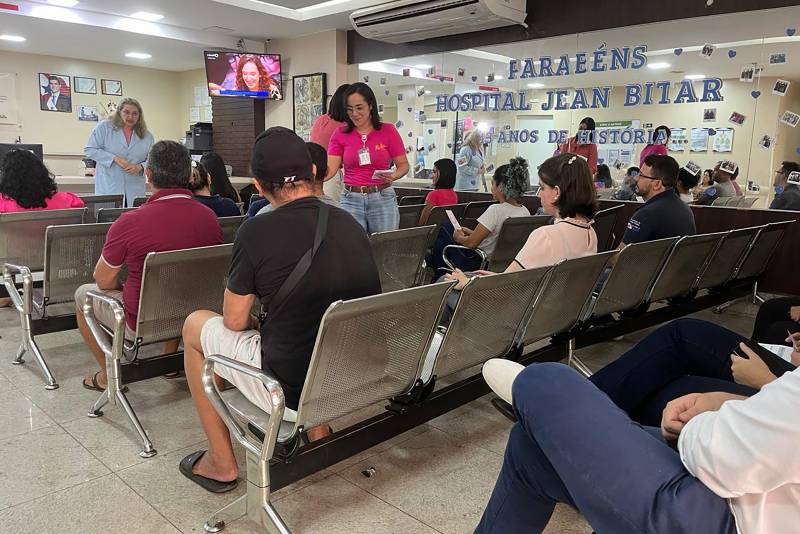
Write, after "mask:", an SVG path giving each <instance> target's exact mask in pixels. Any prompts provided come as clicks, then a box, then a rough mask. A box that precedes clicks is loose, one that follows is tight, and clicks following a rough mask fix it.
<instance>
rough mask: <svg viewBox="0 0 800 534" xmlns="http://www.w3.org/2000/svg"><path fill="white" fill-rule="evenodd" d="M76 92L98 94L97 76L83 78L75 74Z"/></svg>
mask: <svg viewBox="0 0 800 534" xmlns="http://www.w3.org/2000/svg"><path fill="white" fill-rule="evenodd" d="M74 80H75V92H76V93H84V94H87V95H96V94H97V80H96V79H95V78H82V77H81V76H75V77H74Z"/></svg>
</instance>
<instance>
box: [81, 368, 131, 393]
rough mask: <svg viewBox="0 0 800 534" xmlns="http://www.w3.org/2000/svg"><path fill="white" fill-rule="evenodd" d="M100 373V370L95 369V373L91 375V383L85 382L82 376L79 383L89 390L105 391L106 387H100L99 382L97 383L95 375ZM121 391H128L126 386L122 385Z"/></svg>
mask: <svg viewBox="0 0 800 534" xmlns="http://www.w3.org/2000/svg"><path fill="white" fill-rule="evenodd" d="M100 373H101V371H97V372H96V373H95V374H93V375H92V383H91V384H87V383H86V379H85V378H84V379H83V380H82V381H81V384H83V387H84V388H86V389H88V390H90V391H99V392H101V393H102V392H103V391H105V390H106V388H101V387H100V384H98V383H97V375H99V374H100ZM122 392H123V393H127V392H128V386H122Z"/></svg>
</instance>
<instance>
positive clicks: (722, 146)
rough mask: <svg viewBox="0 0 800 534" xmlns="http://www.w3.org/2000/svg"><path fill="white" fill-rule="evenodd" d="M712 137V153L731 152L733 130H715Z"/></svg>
mask: <svg viewBox="0 0 800 534" xmlns="http://www.w3.org/2000/svg"><path fill="white" fill-rule="evenodd" d="M716 132H717V133H716V134H715V135H714V144H713V147H712V148H713V150H714V152H733V128H717V129H716Z"/></svg>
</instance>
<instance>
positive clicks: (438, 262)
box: [425, 221, 481, 282]
mask: <svg viewBox="0 0 800 534" xmlns="http://www.w3.org/2000/svg"><path fill="white" fill-rule="evenodd" d="M454 231H455V229H454V228H453V223H451V222H450V221H445V222H443V223H442V225H441V226H440V227H439V233H438V234H436V241H434V243H433V247H431V253H430V254H429V255H428V257H427V258H425V261H426V263H427V265H428V267H430V268H431V269H433V271H434V273H435V274H434V276H433V280H432V282H435V281H436V280H438V279H439V278H440V277H442V276H444V275H445V274H447V273H448V272H449V271H448V270H446V269H447V266H446V264H445V263H444V256H443V254H444V248H445V247H446V246H447V245H458V243H456V242H455V240H454V239H453V232H454ZM447 258H448V259H449V260H450V263H452V264H453V266H455V267H457V268H458V269H461V270H462V271H465V272H466V271H475V270H477V269H479V268H480V266H481V257H480V256H479V255H478V253H477V252H472V251H470V250H462V249H455V250H452V249H451V250H450V252H449V253H448V255H447Z"/></svg>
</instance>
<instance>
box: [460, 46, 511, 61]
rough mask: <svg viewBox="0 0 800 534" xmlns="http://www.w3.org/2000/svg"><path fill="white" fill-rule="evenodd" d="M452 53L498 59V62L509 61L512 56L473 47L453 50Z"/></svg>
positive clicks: (490, 59) (491, 59)
mask: <svg viewBox="0 0 800 534" xmlns="http://www.w3.org/2000/svg"><path fill="white" fill-rule="evenodd" d="M453 54H458V55H459V56H469V57H474V58H478V59H486V60H489V61H499V62H500V63H511V60H513V59H514V58H513V57H508V56H504V55H502V54H495V53H493V52H484V51H483V50H476V49H474V48H468V49H466V50H458V51H456V52H453Z"/></svg>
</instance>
